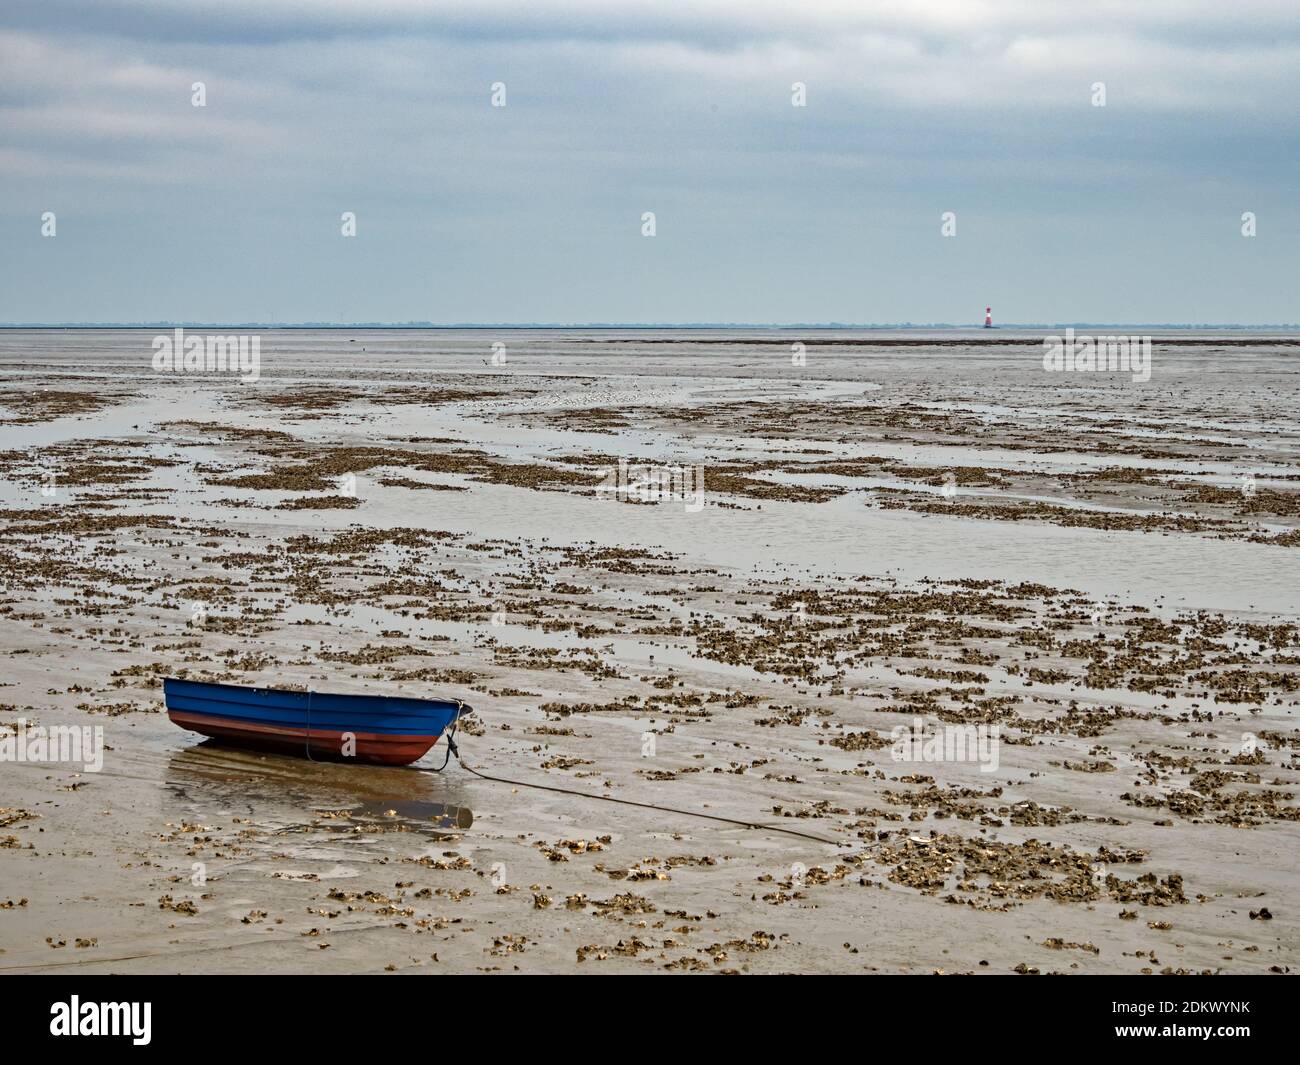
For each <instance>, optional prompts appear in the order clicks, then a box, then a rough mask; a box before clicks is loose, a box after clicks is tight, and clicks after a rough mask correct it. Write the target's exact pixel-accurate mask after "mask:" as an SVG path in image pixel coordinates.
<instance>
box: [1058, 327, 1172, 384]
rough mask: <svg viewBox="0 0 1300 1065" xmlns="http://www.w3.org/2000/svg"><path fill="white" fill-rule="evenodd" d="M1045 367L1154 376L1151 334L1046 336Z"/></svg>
mask: <svg viewBox="0 0 1300 1065" xmlns="http://www.w3.org/2000/svg"><path fill="white" fill-rule="evenodd" d="M1043 369H1044V370H1049V371H1062V370H1065V371H1072V372H1074V371H1087V370H1118V371H1122V372H1124V373H1131V374H1132V375H1133V380H1134V381H1150V380H1151V338H1150V337H1136V336H1104V337H1095V338H1094V337H1090V336H1075V334H1074V329H1073V328H1070V329H1067V330H1066V331H1065V337H1064V338H1061V337H1057V336H1051V337H1044V338H1043Z"/></svg>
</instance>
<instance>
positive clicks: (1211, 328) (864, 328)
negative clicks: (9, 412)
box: [0, 322, 1300, 340]
mask: <svg viewBox="0 0 1300 1065" xmlns="http://www.w3.org/2000/svg"><path fill="white" fill-rule="evenodd" d="M32 329H64V330H87V331H89V330H110V329H114V330H121V329H221V330H231V329H285V330H310V331H314V332H338V331H341V330H349V329H369V330H390V331H393V332H430V331H436V330H442V331H451V330H459V331H464V330H516V331H522V330H530V331H542V330H551V331H555V332H564V331H569V332H573V331H578V332H592V333H594V332H619V331H622V332H631V331H640V332H705V331H714V332H719V331H724V330H740V329H744V330H754V331H771V332H791V331H795V330H818V331H822V332H885V333H920V332H977V333H979V334H980V335H982V336H984V335H987V336H988V339H990V340H993V339H995V338H996V334H997V333H999V332H1004V333H1007V332H1034V331H1043V330H1059V329H1075V330H1091V331H1094V332H1098V331H1100V332H1131V331H1134V330H1146V331H1150V330H1166V331H1177V332H1188V333H1192V332H1234V333H1300V324H1264V325H1230V324H1229V325H1224V324H1214V323H1204V324H1197V325H1187V324H1179V323H1172V322H1006V323H1003V324H1001V325H997V326H994V327H993V328H991V329H987V330H986V329H985V328H984V326H983V325H982V324H980V323H977V322H973V323H970V324H967V325H953V324H951V323H936V324H932V325H918V324H915V323H904V324H896V325H879V324H858V325H852V324H845V323H841V322H830V323H826V322H793V323H790V324H774V323H770V322H767V323H764V322H759V323H754V322H699V323H692V322H678V323H673V324H669V325H654V324H647V323H644V322H633V323H608V322H597V323H573V324H567V325H563V324H555V323H531V322H498V323H492V322H463V323H456V324H438V323H433V322H403V323H385V322H349V323H346V324H342V325H340V324H338V323H327V322H9V323H4V324H0V330H32Z"/></svg>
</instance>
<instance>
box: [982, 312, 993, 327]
mask: <svg viewBox="0 0 1300 1065" xmlns="http://www.w3.org/2000/svg"><path fill="white" fill-rule="evenodd" d="M984 328H985V329H992V328H993V308H992V307H985V308H984Z"/></svg>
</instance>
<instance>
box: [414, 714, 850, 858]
mask: <svg viewBox="0 0 1300 1065" xmlns="http://www.w3.org/2000/svg"><path fill="white" fill-rule="evenodd" d="M464 706H465V704H464V703H463V702H461V700H459V699H457V700H456V718H455V720H454V721H452V723H451V730H450V731H449V732H448V734H447V756H446V758H444V759H443V761H442V765H440V766H439V767H438V768H437V769H433V768H431V767H425V766H411V767H410V768H411V769H414V770H415V771H416V772H417V773H441V772H442V771H443V770H444V769H446V768H447V763H448V762H450V761H451V758H452V755H455V756H456V760H457V761H458V762H460V764H461V768H462V769H464V770H465V771H466V772H469V773H472V774H473V775H474V776H476V777H478V778H479V779H480V780H490V781H492V782H493V783H496V784H509V785H511V786H512V787H516V788H536V789H537V790H538V791H553V792H555V793H556V794H558V795H576V796H577V797H578V798H580V799H596V800H598V801H599V802H616V803H618V804H619V805H620V806H636V807H639V808H640V809H642V810H658V811H659V812H660V813H665V814H680V815H681V816H683V817H699V818H703V819H704V820H706V821H717V822H719V823H721V824H724V825H736V826H738V827H740V828H753V829H758V830H759V831H766V832H782V833H784V834H785V835H787V836H797V837H798V838H799V839H807V840H811V841H812V842H814V843H824V844H826V845H828V846H831V847H842V846H845V845H846V842H847V841H840V840H834V839H826V838H825V837H824V836H814V835H813V834H812V833H811V832H800V831H799V830H798V829H797V828H786V827H784V826H783V825H769V824H764V823H763V822H761V821H742V820H740V819H739V818H736V817H723V816H722V815H721V814H706V813H701V812H700V811H699V810H682V809H679V808H677V807H674V806H660V805H659V804H658V803H653V802H637V801H636V800H635V799H620V798H617V797H616V796H613V795H595V794H593V793H591V792H589V791H579V790H578V789H577V788H561V787H559V786H557V785H555V784H534V783H531V782H529V781H527V780H510V779H509V778H507V777H494V776H491V775H489V774H487V773H484V772H481V771H480V770H478V769H475V768H474V767H473V766H472V765H469V764H468V763H466V761H465V759H463V758H461V756H460V749H459V748H458V747H457V746H456V726H457V725H458V724H459V723H460V715H461V711H462V710H463V709H464Z"/></svg>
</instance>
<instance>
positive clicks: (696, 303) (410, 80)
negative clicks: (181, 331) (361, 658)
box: [0, 0, 1300, 323]
mask: <svg viewBox="0 0 1300 1065" xmlns="http://www.w3.org/2000/svg"><path fill="white" fill-rule="evenodd" d="M199 81H201V82H203V83H204V85H205V89H206V106H204V107H195V106H193V105H192V90H191V86H192V85H193V83H194V82H199ZM495 82H502V83H504V84H505V93H506V98H505V99H506V106H505V107H494V106H493V105H492V85H493V83H495ZM796 82H801V83H803V84H804V85H806V106H804V107H795V106H792V85H793V84H794V83H796ZM1097 82H1102V83H1104V85H1105V104H1106V105H1105V106H1104V107H1098V106H1094V97H1095V93H1094V89H1093V86H1094V83H1097ZM1298 134H1300V5H1297V3H1296V2H1295V0H1234V2H1232V3H1225V2H1223V0H1213V2H1208V0H1207V2H1200V0H1185V2H1181V3H1173V2H1166V0H1143V2H1140V3H1139V2H1135V0H1122V2H1108V0H1092V2H1088V3H1082V2H1068V3H1067V2H1058V0H1023V2H1022V0H913V2H904V0H895V2H891V3H871V2H867V0H858V2H852V3H850V2H843V0H804V2H794V0H788V2H784V3H772V2H768V0H744V2H736V3H732V2H723V0H690V2H672V0H659V2H637V3H633V2H618V0H599V2H597V0H562V2H561V0H517V2H505V0H464V2H460V0H441V2H438V0H428V2H426V0H420V2H416V0H313V2H311V3H302V2H291V0H227V2H223V3H221V4H206V3H194V2H191V0H84V2H61V0H5V2H4V4H3V6H0V242H2V244H3V256H2V257H0V321H8V322H17V321H21V322H32V321H67V322H78V321H142V320H148V321H155V320H179V321H205V322H214V321H227V322H234V321H334V322H338V321H408V320H429V321H434V322H443V323H453V322H490V323H500V322H556V323H577V322H656V323H658V322H662V323H668V322H777V323H780V322H832V321H837V322H866V323H870V322H876V323H892V322H903V321H912V322H973V321H976V320H979V319H980V318H982V315H983V309H984V307H985V305H986V304H992V305H993V308H994V313H995V316H996V317H997V318H998V319H999V320H1000V321H1008V322H1068V321H1092V322H1188V323H1200V322H1236V323H1261V322H1268V323H1275V322H1298V321H1300V270H1298V269H1297V267H1298V266H1300V257H1298V256H1297V247H1298V243H1297V242H1298V241H1300V203H1298V202H1297V200H1298V198H1300V138H1298V136H1297V135H1298ZM345 211H351V212H354V213H355V216H356V229H357V233H356V236H355V237H344V236H343V235H341V232H340V228H341V219H340V216H341V215H342V214H343V212H345ZM648 211H652V212H654V214H655V224H656V233H655V235H654V236H653V237H647V236H643V235H642V228H643V227H642V216H643V214H644V213H645V212H648ZM946 211H951V212H954V213H955V215H956V235H955V236H953V237H944V236H942V235H941V224H942V215H943V213H944V212H946ZM1246 211H1251V212H1254V214H1255V216H1256V218H1257V223H1256V224H1257V234H1258V235H1257V236H1255V237H1253V238H1247V237H1243V236H1242V220H1241V217H1242V214H1243V212H1246ZM44 212H54V214H55V217H56V226H57V230H56V233H57V235H56V236H54V237H53V238H51V237H45V236H42V215H43V213H44Z"/></svg>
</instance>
